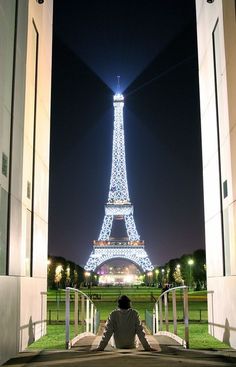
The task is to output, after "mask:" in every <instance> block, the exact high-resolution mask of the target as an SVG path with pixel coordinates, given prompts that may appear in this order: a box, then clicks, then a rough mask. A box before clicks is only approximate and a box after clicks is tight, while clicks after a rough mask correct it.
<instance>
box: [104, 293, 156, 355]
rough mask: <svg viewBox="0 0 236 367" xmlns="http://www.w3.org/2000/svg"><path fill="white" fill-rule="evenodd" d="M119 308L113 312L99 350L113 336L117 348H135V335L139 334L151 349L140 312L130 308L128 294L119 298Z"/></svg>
mask: <svg viewBox="0 0 236 367" xmlns="http://www.w3.org/2000/svg"><path fill="white" fill-rule="evenodd" d="M118 306H119V308H118V309H117V310H114V311H112V312H111V314H110V316H109V318H108V320H107V323H106V326H105V331H104V333H103V336H102V340H101V342H100V344H99V346H98V350H104V348H105V347H106V345H107V343H108V341H109V340H110V338H111V336H112V335H114V341H115V345H116V347H117V348H121V349H126V348H127V349H131V348H135V336H136V335H138V337H139V340H140V342H141V343H142V345H143V347H144V349H145V350H151V347H150V345H149V344H148V341H147V339H146V337H145V333H144V331H143V327H142V324H141V321H140V319H139V315H138V312H137V311H136V310H134V309H132V308H130V300H129V298H128V297H127V296H121V297H120V298H119V300H118Z"/></svg>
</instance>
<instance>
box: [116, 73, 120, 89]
mask: <svg viewBox="0 0 236 367" xmlns="http://www.w3.org/2000/svg"><path fill="white" fill-rule="evenodd" d="M116 94H120V75H117V87H116Z"/></svg>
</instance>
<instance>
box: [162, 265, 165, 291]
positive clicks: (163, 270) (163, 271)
mask: <svg viewBox="0 0 236 367" xmlns="http://www.w3.org/2000/svg"><path fill="white" fill-rule="evenodd" d="M161 273H162V278H161V279H162V280H161V281H162V287H164V273H165V269H161Z"/></svg>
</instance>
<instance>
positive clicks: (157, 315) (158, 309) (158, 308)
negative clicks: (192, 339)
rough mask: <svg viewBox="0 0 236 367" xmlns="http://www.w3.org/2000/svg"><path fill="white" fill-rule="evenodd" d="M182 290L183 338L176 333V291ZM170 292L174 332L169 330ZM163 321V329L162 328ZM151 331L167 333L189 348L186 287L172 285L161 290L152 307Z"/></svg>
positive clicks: (155, 333) (160, 333) (156, 333)
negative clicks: (163, 290)
mask: <svg viewBox="0 0 236 367" xmlns="http://www.w3.org/2000/svg"><path fill="white" fill-rule="evenodd" d="M181 289H182V290H183V319H184V338H181V337H179V336H178V333H177V308H176V291H177V290H181ZM169 293H171V294H172V310H173V326H174V332H173V333H172V332H170V331H169V306H168V303H169V302H168V294H169ZM163 300H164V311H165V312H164V318H163V311H162V310H163V307H162V306H163ZM163 323H165V329H166V330H165V331H164V330H163ZM152 329H153V330H152V331H153V334H154V335H167V336H170V337H171V338H174V339H175V340H176V341H177V342H179V343H180V344H182V345H183V346H184V347H185V348H189V312H188V287H187V286H180V287H174V288H170V289H168V290H166V291H165V292H163V293H162V294H161V295H160V296H159V297H158V299H157V301H156V302H155V305H154V308H153V325H152Z"/></svg>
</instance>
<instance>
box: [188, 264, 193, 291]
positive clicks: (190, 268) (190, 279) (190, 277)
mask: <svg viewBox="0 0 236 367" xmlns="http://www.w3.org/2000/svg"><path fill="white" fill-rule="evenodd" d="M193 264H194V261H193V259H189V260H188V265H189V287H191V285H192V266H193Z"/></svg>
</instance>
